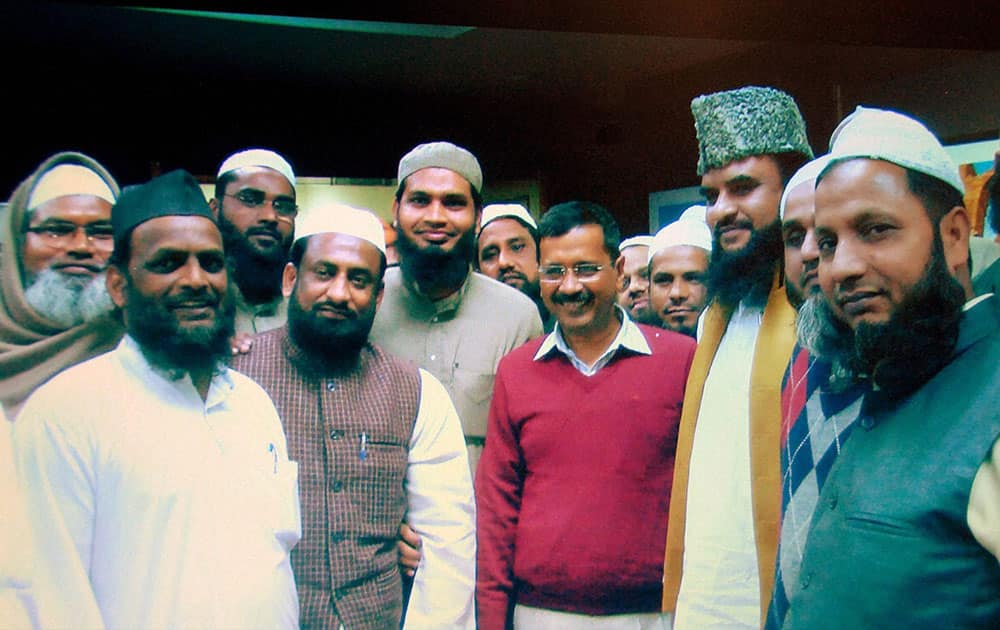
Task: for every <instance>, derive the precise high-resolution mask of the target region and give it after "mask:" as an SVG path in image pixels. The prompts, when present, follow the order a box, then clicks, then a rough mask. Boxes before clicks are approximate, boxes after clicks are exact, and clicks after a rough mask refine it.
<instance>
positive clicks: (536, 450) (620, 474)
mask: <svg viewBox="0 0 1000 630" xmlns="http://www.w3.org/2000/svg"><path fill="white" fill-rule="evenodd" d="M538 232H539V237H540V250H541V255H540V258H541V261H540V266H539V275H540V280H541V292H542V299H543V300H544V301H545V306H546V307H547V308H548V309H549V311H550V312H551V313H552V314H553V316H554V317H555V318H556V320H557V324H556V328H555V330H554V331H553V332H552V333H551V334H549V335H547V336H544V337H540V338H538V339H535V340H532V341H530V342H528V343H526V344H525V345H523V346H521V347H519V348H517V349H516V350H514V351H513V352H511V353H510V354H508V355H507V356H506V357H504V358H503V359H502V360H501V361H500V365H499V367H498V369H497V376H496V384H495V386H494V390H493V399H492V404H491V406H490V413H489V422H488V429H487V432H486V434H487V436H489V437H488V439H487V440H486V445H485V448H484V450H483V455H482V459H481V461H480V463H479V469H478V472H477V475H476V499H477V513H478V516H477V540H478V547H479V549H478V561H477V570H478V576H477V583H476V603H477V605H478V609H479V627H480V628H483V629H484V630H492V629H502V628H505V627H509V626H510V625H511V624H514V625H516V626H517V627H518V628H545V629H547V630H548V629H551V628H581V627H582V628H611V627H616V628H617V627H622V626H619V625H618V624H621V623H629V624H633V625H630V626H628V627H641V628H661V627H662V628H667V627H669V623H670V619H669V616H666V615H663V614H661V613H660V612H659V610H660V597H661V590H662V578H663V563H662V558H663V550H664V540H665V539H664V536H665V534H666V528H667V508H668V506H669V504H670V486H671V481H672V478H673V468H674V449H675V447H676V443H677V429H678V424H679V422H680V412H681V402H682V401H683V398H684V384H685V382H686V381H687V375H688V370H689V369H690V366H691V360H692V358H693V356H694V350H695V343H694V341H693V340H692V339H690V338H688V337H685V336H683V335H680V334H678V333H674V332H671V331H667V330H662V329H658V328H653V327H649V326H645V325H640V324H636V323H634V322H632V321H631V320H630V319H629V318H628V317H627V316H626V315H625V313H624V311H623V310H622V309H621V308H620V307H619V306H617V305H616V298H617V294H616V283H617V281H618V278H619V276H620V275H621V273H622V260H621V258H620V256H619V252H618V241H619V232H618V226H617V225H616V224H615V221H614V219H613V218H612V217H611V215H610V214H609V213H608V212H607V210H605V209H604V208H602V207H600V206H598V205H596V204H593V203H587V202H578V201H574V202H568V203H563V204H559V205H557V206H554V207H552V208H551V209H550V210H549V211H548V212H547V213H546V214H545V215H544V216H543V217H542V219H541V222H540V224H539V227H538ZM581 524H584V527H583V531H585V532H586V541H585V542H582V543H581V540H580V536H579V535H580V532H581Z"/></svg>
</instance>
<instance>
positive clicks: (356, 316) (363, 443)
mask: <svg viewBox="0 0 1000 630" xmlns="http://www.w3.org/2000/svg"><path fill="white" fill-rule="evenodd" d="M385 269H386V260H385V235H384V231H383V227H382V223H381V221H380V220H379V219H378V218H377V217H376V216H375V215H374V214H372V213H371V212H369V211H367V210H361V209H357V208H352V207H349V206H343V205H339V204H331V205H326V206H321V207H316V208H311V209H310V210H309V212H308V213H307V214H305V215H304V216H303V218H302V220H301V221H300V224H299V228H298V237H297V238H296V240H295V243H294V245H293V246H292V251H291V261H290V262H289V263H288V264H287V265H286V267H285V271H284V275H283V291H284V294H285V295H286V296H287V297H288V299H289V302H288V323H287V325H286V326H282V327H281V328H277V329H274V330H271V331H269V332H266V333H264V334H262V335H260V336H258V337H257V338H256V339H255V341H254V344H253V347H252V349H251V350H250V351H249V353H247V354H245V355H240V356H237V357H235V358H234V359H233V364H234V367H236V368H237V369H239V370H241V371H242V372H244V373H245V374H247V375H249V376H250V377H252V378H253V379H254V380H256V381H257V382H258V383H260V384H261V386H262V387H263V388H264V389H265V390H266V391H267V392H268V393H269V394H270V396H271V399H272V400H273V401H274V404H275V406H276V407H277V409H278V414H279V415H280V416H281V419H282V421H283V422H284V426H285V431H286V432H287V435H288V447H289V454H290V456H291V457H292V459H294V460H295V461H297V462H298V465H299V475H300V480H301V482H300V484H299V493H300V498H301V502H302V506H303V518H304V525H303V537H302V541H301V542H300V543H299V545H298V546H297V547H296V548H295V550H294V551H293V552H292V567H293V568H294V570H295V575H296V581H297V585H298V592H299V603H300V623H301V624H302V625H303V627H310V628H333V629H336V628H342V627H343V628H372V629H375V628H398V627H399V622H400V616H401V613H402V587H401V581H400V573H399V570H398V568H397V565H396V561H397V556H396V550H395V545H394V543H395V541H396V534H397V530H398V527H399V524H400V523H401V522H402V521H403V519H404V518H405V519H407V521H408V522H409V524H410V527H412V529H413V530H414V531H416V532H417V533H418V534H419V535H420V536H421V537H422V539H423V546H422V548H421V551H422V559H421V569H420V571H418V572H417V574H416V577H415V579H414V582H413V588H412V592H411V595H410V599H409V605H408V608H407V613H406V624H405V626H404V628H405V627H412V628H470V629H471V628H474V627H475V612H474V608H473V592H474V591H473V589H474V586H475V527H474V523H475V506H474V502H473V498H472V479H471V476H470V471H469V464H468V455H467V454H466V449H465V440H464V439H463V436H462V426H461V423H460V422H459V419H458V414H457V412H456V411H455V407H454V405H452V402H451V399H450V398H449V397H448V393H447V391H445V389H444V387H443V386H442V385H441V383H440V382H439V381H438V380H437V379H436V378H435V377H434V376H433V375H431V374H430V373H429V372H427V371H425V370H422V369H418V368H416V367H415V366H413V365H411V364H410V363H407V362H405V361H403V360H401V359H398V358H396V357H394V356H392V355H391V354H388V353H386V352H385V351H384V350H382V349H381V348H380V347H378V346H377V345H374V344H372V343H371V342H370V341H369V339H368V334H369V331H370V329H371V326H372V322H373V320H374V318H375V312H376V310H377V309H378V306H379V303H380V302H381V300H382V295H383V280H382V278H383V274H384V273H385Z"/></svg>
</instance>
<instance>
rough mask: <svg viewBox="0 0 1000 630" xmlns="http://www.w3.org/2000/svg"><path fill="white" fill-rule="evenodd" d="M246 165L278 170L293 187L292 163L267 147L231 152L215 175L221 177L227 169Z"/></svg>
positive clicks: (230, 169) (231, 169) (233, 169)
mask: <svg viewBox="0 0 1000 630" xmlns="http://www.w3.org/2000/svg"><path fill="white" fill-rule="evenodd" d="M247 166H263V167H265V168H269V169H271V170H273V171H278V172H279V173H281V175H282V176H284V178H285V179H287V180H288V183H289V184H291V185H292V188H295V173H294V172H293V171H292V165H291V164H289V163H288V160H286V159H285V158H283V157H281V156H280V155H278V154H277V153H275V152H274V151H269V150H267V149H247V150H246V151H239V152H238V153H233V154H232V155H230V156H229V157H227V158H226V160H225V161H224V162H223V163H222V166H220V167H219V172H218V174H217V175H216V177H222V176H223V175H225V174H226V173H228V172H229V171H235V170H236V169H238V168H245V167H247Z"/></svg>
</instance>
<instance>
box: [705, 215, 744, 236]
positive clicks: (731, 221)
mask: <svg viewBox="0 0 1000 630" xmlns="http://www.w3.org/2000/svg"><path fill="white" fill-rule="evenodd" d="M728 227H734V228H739V229H741V230H753V222H751V221H750V220H749V219H742V218H740V217H739V216H737V215H730V216H725V217H723V218H721V219H719V222H718V223H716V224H715V229H714V230H712V231H713V233H714V234H715V236H716V238H718V237H719V236H721V235H722V229H723V228H728Z"/></svg>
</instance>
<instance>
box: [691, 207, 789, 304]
mask: <svg viewBox="0 0 1000 630" xmlns="http://www.w3.org/2000/svg"><path fill="white" fill-rule="evenodd" d="M716 227H718V226H716ZM782 247H783V244H782V242H781V221H779V220H777V219H776V220H774V221H773V222H771V223H769V224H768V225H766V226H764V227H762V228H760V229H757V230H754V231H753V233H752V234H751V235H750V241H749V242H748V243H747V244H746V245H745V246H744V247H743V249H741V250H739V251H737V252H726V251H723V249H722V246H721V245H720V244H719V233H718V232H717V231H716V232H715V233H714V234H713V236H712V256H711V259H710V260H709V263H708V277H707V280H706V282H707V284H708V301H709V302H712V301H718V302H719V304H721V305H722V306H725V307H729V308H733V307H735V306H736V305H737V304H739V303H740V302H741V301H744V302H746V303H747V304H748V305H750V306H763V305H764V304H766V303H767V296H768V294H769V293H770V292H771V283H772V282H773V281H774V272H775V262H776V261H778V260H780V259H781V256H782V254H783V249H782Z"/></svg>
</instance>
